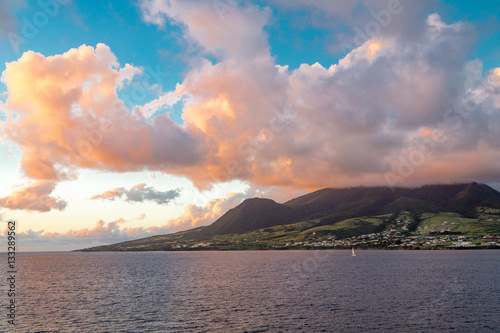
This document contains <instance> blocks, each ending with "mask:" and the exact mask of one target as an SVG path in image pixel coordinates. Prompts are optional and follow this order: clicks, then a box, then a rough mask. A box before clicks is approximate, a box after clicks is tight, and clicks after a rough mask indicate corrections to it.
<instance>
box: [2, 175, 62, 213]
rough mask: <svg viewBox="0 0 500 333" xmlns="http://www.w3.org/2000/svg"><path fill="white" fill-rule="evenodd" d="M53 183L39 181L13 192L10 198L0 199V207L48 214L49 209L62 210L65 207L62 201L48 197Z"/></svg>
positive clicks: (53, 185)
mask: <svg viewBox="0 0 500 333" xmlns="http://www.w3.org/2000/svg"><path fill="white" fill-rule="evenodd" d="M54 187H55V183H53V182H45V181H39V182H37V183H34V184H30V185H28V186H26V187H25V188H22V189H20V190H17V191H14V192H13V193H12V194H11V195H10V196H8V197H4V198H0V206H1V207H4V208H9V209H26V210H35V211H39V212H48V211H50V210H51V209H57V210H63V209H64V208H65V207H66V204H67V203H66V202H65V201H64V200H60V199H56V198H54V197H51V196H50V193H52V191H53V189H54Z"/></svg>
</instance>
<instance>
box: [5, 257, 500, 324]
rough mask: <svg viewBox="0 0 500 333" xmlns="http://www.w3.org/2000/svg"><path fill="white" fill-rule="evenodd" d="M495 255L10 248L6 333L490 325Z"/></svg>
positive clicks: (494, 310)
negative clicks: (11, 314)
mask: <svg viewBox="0 0 500 333" xmlns="http://www.w3.org/2000/svg"><path fill="white" fill-rule="evenodd" d="M499 255H500V252H498V251H359V252H358V253H357V256H356V257H352V256H351V252H350V251H255V252H254V251H248V252H144V253H61V254H18V257H17V260H18V267H19V273H18V281H17V284H18V290H19V294H18V295H17V297H16V302H18V303H19V304H18V310H17V322H18V325H17V331H19V332H217V331H219V332H221V331H222V332H245V331H247V332H337V331H342V332H360V331H366V330H372V331H377V330H378V331H380V332H387V331H396V332H408V331H409V332H415V331H417V332H437V331H443V330H453V331H456V332H498V331H500V323H499V319H498V318H500V304H499V301H498V300H499V299H500V291H499V290H500V288H499V282H498V281H499V279H498V276H500V265H499V263H500V260H499V259H500V256H499ZM4 259H6V258H4ZM0 260H3V259H2V258H0ZM1 274H2V281H4V278H5V272H1ZM2 288H3V289H4V290H2V295H5V294H6V293H5V285H4V284H2ZM3 297H4V298H5V296H3ZM2 325H3V326H2V327H4V328H3V330H4V331H6V329H5V327H6V321H5V320H3V321H2Z"/></svg>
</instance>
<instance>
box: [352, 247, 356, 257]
mask: <svg viewBox="0 0 500 333" xmlns="http://www.w3.org/2000/svg"><path fill="white" fill-rule="evenodd" d="M351 255H352V256H353V257H355V256H356V253H354V248H352V254H351Z"/></svg>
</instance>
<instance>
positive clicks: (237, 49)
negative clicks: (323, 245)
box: [0, 0, 500, 250]
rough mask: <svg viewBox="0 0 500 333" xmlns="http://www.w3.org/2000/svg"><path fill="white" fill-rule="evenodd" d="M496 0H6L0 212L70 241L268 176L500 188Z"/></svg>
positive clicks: (179, 219) (192, 219) (220, 208)
mask: <svg viewBox="0 0 500 333" xmlns="http://www.w3.org/2000/svg"><path fill="white" fill-rule="evenodd" d="M499 5H500V1H498V0H497V1H495V0H487V1H480V2H472V1H419V2H417V1H411V0H401V1H397V0H388V1H362V0H359V1H348V0H341V1H337V2H333V1H332V2H328V1H303V0H290V1H285V0H269V1H263V0H262V1H260V0H259V1H253V2H249V1H242V0H240V1H233V0H214V1H209V0H186V1H175V0H174V1H171V2H168V1H161V0H134V1H104V0H91V1H79V0H73V1H67V0H43V1H32V0H26V1H24V2H17V1H4V2H3V3H2V5H1V7H0V9H1V14H0V15H1V16H0V22H1V23H0V37H2V39H0V59H1V62H0V71H1V72H2V83H1V84H0V101H1V102H2V104H0V120H1V122H2V123H1V125H2V127H1V128H0V138H1V141H0V156H1V158H2V164H1V166H0V170H1V175H0V182H1V184H2V187H1V188H0V204H1V206H0V218H1V219H3V220H6V219H8V218H16V219H18V220H19V221H20V223H19V225H20V228H21V230H20V232H22V233H23V235H24V236H25V237H26V239H29V242H28V241H27V242H26V243H25V244H26V245H25V246H26V249H27V250H50V249H64V250H66V249H74V248H77V247H85V246H86V245H88V246H90V245H95V244H102V243H109V242H116V241H120V240H124V239H131V238H137V237H143V236H148V235H153V234H158V233H167V232H174V231H177V230H183V229H186V228H190V227H194V226H199V225H206V224H208V223H211V222H213V221H214V220H215V219H216V218H217V217H219V216H220V215H221V214H222V213H224V211H226V210H227V209H229V208H231V207H233V206H234V205H236V204H238V203H239V202H241V200H242V199H243V198H245V197H251V196H255V195H261V194H263V193H264V194H266V195H267V196H270V197H273V198H275V199H276V200H277V201H284V200H286V199H288V198H291V197H293V196H295V195H298V194H302V193H305V192H307V191H312V190H315V189H319V188H322V187H327V186H330V187H344V186H358V185H389V186H419V185H422V184H426V183H450V182H467V181H473V180H475V181H479V182H484V183H488V184H490V185H491V186H493V187H495V188H497V189H499V188H500V174H499V173H498V170H500V166H499V165H498V160H499V159H498V157H499V156H500V151H499V149H498V143H497V142H498V141H497V139H498V138H499V137H500V133H499V132H500V130H499V128H498V123H499V120H500V115H499V111H498V108H499V105H500V104H499V103H500V102H499V97H498V93H495V89H496V86H497V85H498V84H499V83H498V80H499V79H498V77H500V47H499V45H500V20H499V18H500V13H499V8H500V6H499ZM391 11H392V12H391ZM384 13H385V14H384ZM387 14H389V17H387V16H384V15H387ZM380 15H382V16H380ZM377 17H379V19H380V17H383V18H382V19H383V20H386V21H378V19H377ZM33 28H34V29H35V30H33ZM370 28H372V29H376V32H374V33H371V32H370V30H369V29H370ZM360 32H361V33H362V34H364V35H363V36H361V35H360ZM20 39H22V42H19V43H17V44H16V40H17V41H19V40H20ZM346 45H349V46H350V47H347V48H346ZM32 52H35V53H39V54H41V55H39V56H38V55H35V53H32ZM52 56H53V57H52ZM51 57H52V58H51ZM113 59H116V62H117V63H115V62H113ZM105 78H108V79H109V82H108V81H106V80H105ZM23 82H24V84H23ZM66 90H67V91H66ZM467 105H473V108H472V109H471V110H469V109H467ZM464 110H465V111H464ZM108 123H111V124H112V129H111V130H109V131H106V130H105V129H104V127H103V126H105V124H108ZM443 133H444V134H443ZM443 138H444V139H443ZM68 146H69V147H70V149H72V151H73V153H68V152H69V151H70V150H68ZM78 149H80V150H85V149H87V150H89V149H90V150H89V151H87V153H85V154H83V153H82V152H81V151H80V153H81V154H80V155H82V154H83V155H85V156H83V158H82V156H77V154H75V153H74V152H75V151H76V150H78ZM68 154H69V155H68ZM417 157H418V158H417ZM419 158H420V159H419ZM172 191H173V192H172ZM127 195H129V196H131V197H129V196H127ZM92 198H94V199H92ZM131 198H135V199H131Z"/></svg>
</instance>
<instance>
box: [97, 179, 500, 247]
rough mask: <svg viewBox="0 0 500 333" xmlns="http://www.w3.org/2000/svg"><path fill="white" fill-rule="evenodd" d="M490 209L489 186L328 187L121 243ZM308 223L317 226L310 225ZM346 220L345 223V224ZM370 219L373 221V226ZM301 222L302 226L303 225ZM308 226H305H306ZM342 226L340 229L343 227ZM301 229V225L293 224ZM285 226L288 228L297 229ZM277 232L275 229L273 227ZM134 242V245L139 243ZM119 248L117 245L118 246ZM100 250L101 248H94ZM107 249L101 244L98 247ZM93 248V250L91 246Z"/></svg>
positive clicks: (495, 196) (499, 202)
mask: <svg viewBox="0 0 500 333" xmlns="http://www.w3.org/2000/svg"><path fill="white" fill-rule="evenodd" d="M480 207H482V208H481V209H483V208H485V207H487V208H489V209H490V208H491V209H500V193H499V192H498V191H496V190H494V189H492V188H491V187H489V186H488V185H485V184H478V183H469V184H452V185H426V186H422V187H419V188H389V187H351V188H343V189H334V188H325V189H322V190H319V191H315V192H312V193H309V194H306V195H303V196H300V197H298V198H295V199H292V200H290V201H287V202H285V203H284V204H279V203H276V202H275V201H273V200H270V199H262V198H251V199H246V200H244V201H243V202H242V203H241V204H239V205H238V206H236V207H234V208H233V209H230V210H229V211H227V212H226V213H225V214H224V215H222V216H221V217H220V218H219V219H217V220H216V221H215V222H213V223H212V224H211V225H209V226H206V227H198V228H195V229H192V230H187V231H183V232H179V233H175V234H171V235H162V236H154V237H149V238H145V239H142V240H137V241H129V242H126V243H121V244H128V245H127V246H129V245H131V244H132V245H133V244H135V245H137V244H140V245H141V246H142V245H144V244H150V245H151V244H156V245H155V246H153V249H157V248H162V246H163V245H162V244H166V243H169V242H171V243H175V242H180V241H189V240H192V241H207V240H210V239H213V238H214V237H215V238H216V237H219V236H224V235H238V234H245V233H249V232H252V231H255V230H268V231H270V230H271V229H272V228H275V227H277V226H282V225H294V226H295V225H296V224H297V223H299V222H304V223H306V222H307V221H309V222H307V223H313V224H314V226H315V227H320V226H335V225H337V224H338V225H339V227H338V228H340V226H342V225H343V224H342V223H340V222H342V221H348V220H349V219H353V218H364V219H366V218H367V217H380V216H393V217H397V216H398V215H399V214H400V213H401V212H407V213H408V214H410V216H412V219H413V222H412V224H411V225H409V226H408V227H409V229H408V230H410V231H414V230H416V229H417V228H418V225H419V223H420V216H421V215H422V214H424V213H427V214H429V213H434V214H440V213H442V212H446V213H453V214H457V216H462V217H464V218H474V217H476V215H477V214H478V211H479V210H478V209H479V208H480ZM381 221H382V222H380V224H377V226H375V225H370V226H369V224H370V223H369V222H366V221H364V220H363V221H357V222H356V223H357V225H362V226H364V227H363V228H360V229H359V230H358V229H356V230H358V231H356V230H355V229H352V228H351V231H350V232H347V233H345V232H341V231H336V234H337V235H347V234H349V235H350V234H355V233H357V232H363V231H367V230H383V229H384V228H386V227H388V223H390V221H389V218H388V217H386V218H383V219H382V220H381ZM307 223H306V225H305V227H311V226H312V225H309V224H307ZM343 223H344V222H343ZM367 223H368V224H367ZM298 225H301V224H300V223H299V224H298ZM300 228H302V227H300ZM338 228H337V229H338ZM292 229H293V230H296V228H295V227H293V228H292ZM292 229H290V228H284V229H283V232H287V230H289V231H290V230H292ZM273 230H274V229H273ZM135 245H134V246H135ZM113 248H116V247H113ZM93 249H94V250H95V248H93ZM103 249H106V247H99V248H98V250H103ZM90 250H92V249H90Z"/></svg>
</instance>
